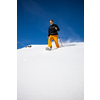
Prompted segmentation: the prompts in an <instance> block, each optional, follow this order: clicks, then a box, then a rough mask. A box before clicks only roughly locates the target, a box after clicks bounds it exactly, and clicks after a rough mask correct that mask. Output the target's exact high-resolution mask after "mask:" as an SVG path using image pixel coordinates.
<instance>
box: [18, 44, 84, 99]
mask: <svg viewBox="0 0 100 100" xmlns="http://www.w3.org/2000/svg"><path fill="white" fill-rule="evenodd" d="M46 47H47V45H32V47H31V48H22V49H19V50H17V67H18V72H17V75H18V80H17V82H18V84H17V87H18V100H84V81H83V79H84V74H83V73H84V43H83V42H80V43H68V44H64V47H61V48H59V49H55V45H54V44H53V50H52V51H46V50H45V48H46Z"/></svg>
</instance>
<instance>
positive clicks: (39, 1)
mask: <svg viewBox="0 0 100 100" xmlns="http://www.w3.org/2000/svg"><path fill="white" fill-rule="evenodd" d="M50 19H53V20H54V24H57V25H58V27H59V28H60V31H59V32H58V34H59V36H60V38H61V40H62V41H63V42H64V41H67V40H70V41H71V42H84V0H17V49H19V48H22V47H25V46H27V45H30V44H47V43H48V38H47V35H48V27H49V26H50V23H49V21H50Z"/></svg>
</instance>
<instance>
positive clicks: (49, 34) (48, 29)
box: [48, 27, 50, 37]
mask: <svg viewBox="0 0 100 100" xmlns="http://www.w3.org/2000/svg"><path fill="white" fill-rule="evenodd" d="M49 36H50V27H49V29H48V37H49Z"/></svg>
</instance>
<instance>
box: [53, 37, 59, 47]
mask: <svg viewBox="0 0 100 100" xmlns="http://www.w3.org/2000/svg"><path fill="white" fill-rule="evenodd" d="M54 41H55V44H56V47H57V48H59V44H58V35H54Z"/></svg>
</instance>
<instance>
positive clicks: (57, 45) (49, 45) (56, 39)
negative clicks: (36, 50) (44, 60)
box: [48, 35, 59, 48]
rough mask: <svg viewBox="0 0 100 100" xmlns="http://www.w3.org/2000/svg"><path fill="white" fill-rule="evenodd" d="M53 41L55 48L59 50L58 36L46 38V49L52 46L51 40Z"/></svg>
mask: <svg viewBox="0 0 100 100" xmlns="http://www.w3.org/2000/svg"><path fill="white" fill-rule="evenodd" d="M53 39H54V41H55V44H56V47H57V48H59V44H58V35H50V36H49V38H48V47H51V46H52V40H53Z"/></svg>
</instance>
